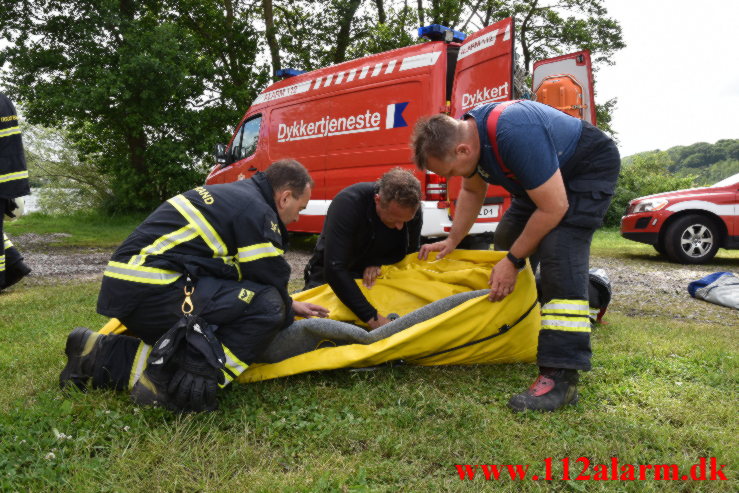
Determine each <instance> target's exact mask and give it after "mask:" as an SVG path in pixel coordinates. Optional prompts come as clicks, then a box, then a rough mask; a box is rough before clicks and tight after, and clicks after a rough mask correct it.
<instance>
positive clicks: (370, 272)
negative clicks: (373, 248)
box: [362, 265, 381, 289]
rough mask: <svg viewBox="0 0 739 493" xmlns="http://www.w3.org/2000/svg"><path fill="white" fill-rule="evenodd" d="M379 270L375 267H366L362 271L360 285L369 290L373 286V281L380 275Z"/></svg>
mask: <svg viewBox="0 0 739 493" xmlns="http://www.w3.org/2000/svg"><path fill="white" fill-rule="evenodd" d="M380 270H381V268H380V267H379V266H376V265H370V266H369V267H366V268H365V269H364V274H363V275H362V284H364V287H365V288H367V289H370V288H371V287H372V286H374V285H375V280H377V276H379V275H380Z"/></svg>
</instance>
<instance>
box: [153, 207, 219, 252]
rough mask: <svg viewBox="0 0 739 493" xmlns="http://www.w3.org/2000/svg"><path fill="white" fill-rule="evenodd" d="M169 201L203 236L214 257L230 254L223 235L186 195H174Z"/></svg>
mask: <svg viewBox="0 0 739 493" xmlns="http://www.w3.org/2000/svg"><path fill="white" fill-rule="evenodd" d="M167 202H169V203H170V204H172V206H173V207H174V208H175V209H177V210H178V211H179V213H180V214H182V216H183V217H184V218H185V219H186V220H187V222H188V223H190V224H191V225H192V226H193V227H194V228H195V229H196V230H197V232H198V234H199V235H200V236H201V238H203V241H205V243H206V244H207V245H208V246H209V247H210V249H211V250H213V256H214V257H225V256H226V255H227V254H228V248H226V245H225V243H223V240H222V239H221V237H220V236H219V235H218V233H216V230H215V229H213V226H211V224H210V223H209V222H208V221H206V220H205V217H203V214H202V213H201V212H200V211H199V210H198V209H197V208H196V207H195V206H194V205H192V203H191V202H190V201H189V200H187V199H186V198H185V196H184V195H177V196H176V197H172V198H171V199H169V200H168V201H167Z"/></svg>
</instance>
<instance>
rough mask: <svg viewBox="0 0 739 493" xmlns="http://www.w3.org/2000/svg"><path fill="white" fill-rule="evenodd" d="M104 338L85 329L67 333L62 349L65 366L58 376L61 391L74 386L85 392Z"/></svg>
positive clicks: (80, 328)
mask: <svg viewBox="0 0 739 493" xmlns="http://www.w3.org/2000/svg"><path fill="white" fill-rule="evenodd" d="M105 337H106V336H105V335H103V334H99V333H97V332H93V331H91V330H90V329H88V328H85V327H76V328H75V329H74V330H72V332H70V333H69V336H67V345H66V347H65V348H64V352H65V353H66V355H67V366H65V367H64V369H63V370H62V372H61V373H60V374H59V387H60V388H61V389H62V390H64V389H65V388H67V387H68V386H70V385H74V386H75V387H77V388H78V389H80V390H81V391H83V392H86V391H87V381H88V380H89V379H90V378H92V372H93V370H94V368H95V358H96V357H97V354H98V352H99V350H100V346H101V342H102V340H103V339H105Z"/></svg>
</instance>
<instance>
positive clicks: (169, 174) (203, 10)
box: [0, 0, 260, 209]
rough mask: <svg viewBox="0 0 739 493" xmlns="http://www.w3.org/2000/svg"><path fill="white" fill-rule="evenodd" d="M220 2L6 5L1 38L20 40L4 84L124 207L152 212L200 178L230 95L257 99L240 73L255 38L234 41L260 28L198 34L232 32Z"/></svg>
mask: <svg viewBox="0 0 739 493" xmlns="http://www.w3.org/2000/svg"><path fill="white" fill-rule="evenodd" d="M223 3H226V4H228V5H233V4H234V3H235V2H231V1H228V0H226V1H225V2H223ZM196 4H198V5H196ZM220 4H221V2H218V3H216V2H215V1H210V2H194V1H185V2H168V1H165V0H150V1H147V2H134V1H133V0H120V1H118V2H116V1H113V0H77V1H76V2H75V4H74V8H70V6H69V5H66V4H60V2H58V1H55V0H39V1H34V2H31V1H28V0H16V1H15V2H14V3H12V4H11V5H6V6H5V7H4V8H6V9H12V11H11V12H10V14H12V15H9V17H8V18H9V19H10V21H9V22H8V23H7V24H3V26H2V28H1V34H2V35H3V36H4V37H7V38H8V39H10V40H11V41H12V42H14V43H15V44H13V45H10V46H9V47H7V48H5V49H4V50H3V51H2V52H1V53H0V65H3V63H5V62H8V63H9V64H10V67H11V72H8V73H4V74H3V75H2V82H4V83H5V84H6V85H7V86H8V88H9V90H10V92H11V94H13V95H14V96H15V97H16V98H17V99H19V100H20V101H21V102H23V103H24V108H25V110H26V118H27V119H28V121H29V122H30V123H43V124H45V125H49V126H53V127H59V128H61V127H66V128H67V129H68V130H69V134H68V135H69V138H70V139H71V140H72V141H73V142H74V144H75V146H76V147H77V148H78V149H79V150H80V152H81V156H82V158H83V159H84V160H87V158H90V162H92V163H94V166H96V167H97V168H98V170H99V171H101V172H103V173H105V174H107V175H109V176H110V177H111V185H112V187H113V190H114V193H115V202H114V203H113V204H114V205H115V206H116V207H117V208H122V209H150V208H151V207H152V206H154V205H156V204H158V203H159V202H161V201H162V200H164V199H166V198H167V197H169V196H171V195H173V194H175V193H177V192H179V191H182V190H185V189H188V188H191V187H192V186H193V184H195V183H199V182H202V179H203V176H204V172H205V170H206V167H207V164H206V161H205V156H206V155H207V154H208V153H209V151H210V147H211V145H212V143H213V142H214V141H215V140H220V139H222V138H223V133H224V132H223V131H224V129H225V128H226V125H227V123H226V121H228V122H229V124H232V122H233V121H234V119H235V116H234V115H235V113H234V109H233V106H234V103H233V101H234V100H236V99H241V100H244V102H245V103H248V101H250V100H251V99H252V98H253V97H254V96H255V95H256V87H255V85H256V84H258V83H259V82H260V80H259V78H256V79H255V80H253V81H250V80H249V77H248V74H249V73H250V70H244V69H243V68H242V67H243V66H244V65H246V66H247V67H249V66H252V65H253V60H254V57H255V55H256V39H254V42H253V43H251V44H249V43H248V42H247V43H239V41H242V40H243V39H244V38H246V40H247V41H248V39H249V36H252V37H254V38H256V34H251V35H250V34H249V31H247V32H246V34H243V35H241V36H238V35H237V34H238V33H235V34H234V36H233V37H232V38H231V37H227V38H228V39H226V40H225V41H223V40H221V38H220V36H219V35H217V34H216V33H209V32H206V31H205V30H204V29H201V26H210V27H211V28H212V27H213V26H218V27H219V28H220V29H223V28H224V27H226V28H228V27H229V25H228V23H227V22H214V21H213V19H214V17H215V16H214V12H220V9H219V8H218V5H220ZM198 6H200V7H199V8H198ZM177 8H182V9H183V10H177ZM198 16H202V17H203V18H202V19H199V20H198V18H197V17H198ZM227 16H228V14H227ZM193 19H195V20H194V21H193V22H189V21H192V20H193ZM235 19H236V17H234V16H231V20H233V21H234V23H237V22H236V20H235ZM227 20H228V19H227ZM242 24H243V21H241V20H239V21H238V26H236V27H235V28H233V30H234V31H237V30H238V31H243V25H242ZM218 42H221V43H222V44H221V45H220V46H219V45H218V44H217V43H218ZM237 43H238V45H237ZM250 47H251V48H252V50H251V51H249V49H250ZM229 50H230V51H229ZM244 62H246V63H244ZM245 72H246V73H245ZM227 86H228V87H227ZM93 157H94V159H92V158H93Z"/></svg>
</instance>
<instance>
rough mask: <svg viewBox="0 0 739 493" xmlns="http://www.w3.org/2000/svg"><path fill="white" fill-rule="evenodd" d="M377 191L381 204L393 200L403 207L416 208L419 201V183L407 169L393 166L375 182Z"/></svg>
mask: <svg viewBox="0 0 739 493" xmlns="http://www.w3.org/2000/svg"><path fill="white" fill-rule="evenodd" d="M376 188H377V193H378V195H379V196H380V202H381V203H382V205H383V206H385V205H387V204H388V203H389V202H390V201H393V200H394V201H395V202H397V203H398V204H400V205H401V206H403V207H408V208H416V209H417V208H418V205H419V204H420V203H421V183H420V182H419V181H418V178H416V177H415V176H414V175H413V173H411V172H410V171H408V170H407V169H403V168H400V167H395V168H393V169H391V170H390V171H388V172H386V173H385V174H384V175H382V176H381V177H380V179H379V180H377V182H376Z"/></svg>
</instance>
